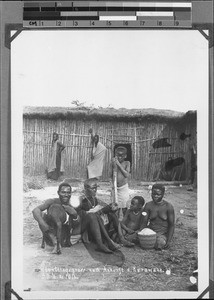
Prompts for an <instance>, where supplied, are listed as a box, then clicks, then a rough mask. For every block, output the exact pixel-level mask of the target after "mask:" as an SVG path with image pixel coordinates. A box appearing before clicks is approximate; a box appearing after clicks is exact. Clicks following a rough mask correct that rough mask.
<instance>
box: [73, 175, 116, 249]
mask: <svg viewBox="0 0 214 300" xmlns="http://www.w3.org/2000/svg"><path fill="white" fill-rule="evenodd" d="M96 192H97V180H96V179H95V178H91V179H87V180H86V181H85V182H84V194H83V195H82V196H81V198H80V205H79V207H78V208H77V209H76V211H77V213H78V215H79V220H78V223H77V224H76V226H75V227H74V229H73V231H72V235H77V234H82V235H83V240H84V241H85V242H86V241H87V238H84V237H85V236H84V233H85V232H88V233H89V237H90V238H91V239H92V240H93V241H94V242H95V243H96V245H97V250H98V251H102V252H105V253H112V251H115V250H117V249H118V248H119V245H118V244H116V243H115V242H113V241H112V240H111V238H110V237H109V235H108V232H107V230H106V227H105V224H106V221H108V219H107V218H108V217H107V215H106V214H109V213H111V212H113V211H114V210H115V209H117V207H114V205H106V206H105V207H103V206H102V205H100V204H98V200H97V198H96Z"/></svg>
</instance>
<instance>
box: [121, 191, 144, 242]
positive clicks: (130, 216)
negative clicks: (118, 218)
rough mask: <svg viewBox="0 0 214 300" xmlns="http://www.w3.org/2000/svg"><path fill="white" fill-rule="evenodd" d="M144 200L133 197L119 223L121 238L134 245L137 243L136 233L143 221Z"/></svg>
mask: <svg viewBox="0 0 214 300" xmlns="http://www.w3.org/2000/svg"><path fill="white" fill-rule="evenodd" d="M144 204H145V200H144V198H143V197H141V196H135V197H134V198H133V199H132V200H131V205H130V208H129V209H128V210H127V211H126V214H125V216H124V218H123V220H122V222H121V228H122V233H123V236H124V238H125V239H126V240H128V241H129V242H131V243H132V245H133V246H134V244H137V243H138V235H137V233H138V231H139V230H140V226H141V223H142V221H143V215H142V212H143V206H144Z"/></svg>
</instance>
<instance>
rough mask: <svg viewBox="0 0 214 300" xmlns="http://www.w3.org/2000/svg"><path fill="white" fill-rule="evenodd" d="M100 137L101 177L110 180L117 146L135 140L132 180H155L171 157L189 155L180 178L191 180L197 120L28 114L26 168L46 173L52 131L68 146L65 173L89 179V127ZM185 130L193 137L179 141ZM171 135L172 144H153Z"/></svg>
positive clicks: (25, 123) (29, 171)
mask: <svg viewBox="0 0 214 300" xmlns="http://www.w3.org/2000/svg"><path fill="white" fill-rule="evenodd" d="M89 128H92V129H93V131H94V133H98V134H99V136H100V142H102V143H103V144H104V145H105V146H106V147H107V149H108V151H107V155H106V159H105V166H104V170H103V177H102V180H108V178H109V174H110V162H111V158H112V156H113V148H114V146H115V145H116V144H119V143H122V144H130V145H131V151H132V170H131V177H132V179H136V180H141V181H150V180H154V179H155V176H157V174H158V171H159V170H160V168H164V164H165V162H166V161H167V160H168V159H169V158H170V157H171V158H176V157H179V156H182V157H184V159H185V164H184V165H182V166H181V167H176V176H175V178H174V179H175V180H186V179H187V178H188V176H189V172H190V147H191V145H192V143H193V144H194V145H196V124H195V122H191V123H187V122H182V123H176V122H172V121H165V122H159V123H158V122H149V121H144V122H142V123H140V124H139V123H138V124H136V123H134V122H130V121H129V122H116V121H111V122H106V121H105V122H101V121H99V122H98V121H96V120H93V121H87V120H76V119H73V120H72V119H70V120H61V119H57V120H54V119H32V118H31V119H28V118H26V117H25V118H24V120H23V135H24V153H23V155H24V158H23V159H24V173H25V174H28V175H37V174H43V173H44V172H45V169H46V168H47V165H48V159H49V156H50V151H51V141H52V134H53V132H57V133H58V134H59V140H60V141H61V142H62V143H63V144H64V145H65V146H66V148H65V150H64V151H65V175H66V176H69V177H72V178H86V166H87V164H88V163H89V162H90V152H91V146H90V136H89V135H88V129H89ZM182 132H185V133H191V140H190V139H189V138H187V139H186V140H184V141H181V140H180V138H179V137H180V134H181V133H182ZM163 137H168V138H169V139H168V142H169V143H170V144H171V145H172V146H171V147H167V148H159V149H153V147H152V143H153V142H154V141H155V140H156V139H159V138H163Z"/></svg>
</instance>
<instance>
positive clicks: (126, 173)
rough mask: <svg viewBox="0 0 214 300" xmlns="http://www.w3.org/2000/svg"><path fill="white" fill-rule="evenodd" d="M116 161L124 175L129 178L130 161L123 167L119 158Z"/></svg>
mask: <svg viewBox="0 0 214 300" xmlns="http://www.w3.org/2000/svg"><path fill="white" fill-rule="evenodd" d="M115 162H116V164H117V166H118V168H119V169H120V171H121V173H122V174H123V176H124V177H125V178H128V177H129V176H130V162H129V161H126V165H125V167H123V166H122V165H121V164H120V163H119V161H118V160H117V158H116V159H115Z"/></svg>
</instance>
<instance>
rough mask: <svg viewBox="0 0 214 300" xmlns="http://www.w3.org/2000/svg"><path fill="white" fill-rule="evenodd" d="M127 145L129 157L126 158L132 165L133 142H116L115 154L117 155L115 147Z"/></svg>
mask: <svg viewBox="0 0 214 300" xmlns="http://www.w3.org/2000/svg"><path fill="white" fill-rule="evenodd" d="M119 146H121V147H125V148H126V149H127V157H126V159H125V160H128V161H129V162H130V165H132V147H131V144H116V145H115V146H114V156H115V149H116V148H117V147H119Z"/></svg>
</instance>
